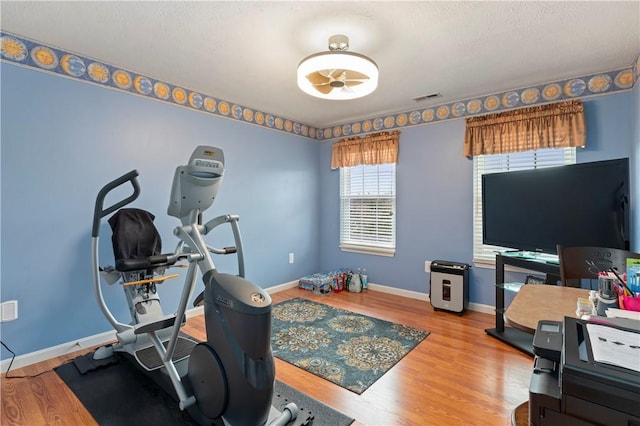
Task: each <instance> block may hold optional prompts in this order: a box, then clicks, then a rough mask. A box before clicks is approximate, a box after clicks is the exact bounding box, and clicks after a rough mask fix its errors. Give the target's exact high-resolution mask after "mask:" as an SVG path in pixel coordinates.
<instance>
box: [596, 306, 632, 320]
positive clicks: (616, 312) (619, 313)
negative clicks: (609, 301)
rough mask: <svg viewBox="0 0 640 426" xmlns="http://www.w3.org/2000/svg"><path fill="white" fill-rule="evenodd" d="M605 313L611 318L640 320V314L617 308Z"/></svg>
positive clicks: (608, 309)
mask: <svg viewBox="0 0 640 426" xmlns="http://www.w3.org/2000/svg"><path fill="white" fill-rule="evenodd" d="M604 313H605V314H606V315H607V316H608V317H609V318H629V319H635V320H640V312H636V311H627V310H625V309H617V308H607V310H606V311H604Z"/></svg>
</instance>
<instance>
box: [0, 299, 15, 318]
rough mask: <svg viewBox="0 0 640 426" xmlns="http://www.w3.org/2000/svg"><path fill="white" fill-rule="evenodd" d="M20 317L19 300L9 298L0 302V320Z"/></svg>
mask: <svg viewBox="0 0 640 426" xmlns="http://www.w3.org/2000/svg"><path fill="white" fill-rule="evenodd" d="M16 319H18V301H17V300H9V301H7V302H2V303H1V304H0V322H7V321H13V320H16Z"/></svg>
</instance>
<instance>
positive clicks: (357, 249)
mask: <svg viewBox="0 0 640 426" xmlns="http://www.w3.org/2000/svg"><path fill="white" fill-rule="evenodd" d="M339 247H340V250H342V251H346V252H349V253H361V254H372V255H374V256H386V257H393V256H395V254H396V249H395V248H384V247H373V246H360V245H356V244H340V246H339Z"/></svg>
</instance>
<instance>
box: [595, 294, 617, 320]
mask: <svg viewBox="0 0 640 426" xmlns="http://www.w3.org/2000/svg"><path fill="white" fill-rule="evenodd" d="M617 307H618V298H617V297H614V298H613V299H607V298H604V297H602V295H600V294H599V295H598V304H597V306H596V312H597V314H598V316H600V317H605V316H607V314H606V310H607V309H609V308H617Z"/></svg>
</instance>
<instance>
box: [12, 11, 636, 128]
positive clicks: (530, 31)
mask: <svg viewBox="0 0 640 426" xmlns="http://www.w3.org/2000/svg"><path fill="white" fill-rule="evenodd" d="M0 14H1V15H0V16H1V18H0V19H1V20H0V25H1V28H2V30H3V31H7V32H11V33H14V34H16V35H19V36H23V37H25V38H29V39H32V40H35V41H39V42H42V43H47V44H49V45H51V46H55V47H59V48H61V49H65V50H67V51H70V52H75V53H77V54H81V55H85V56H89V57H92V58H95V59H99V60H101V61H104V62H106V63H109V64H112V65H114V66H119V67H123V68H126V69H128V70H131V71H134V72H139V73H144V74H146V75H148V76H150V77H152V78H155V79H158V80H162V81H166V82H168V83H172V84H176V85H181V86H182V87H185V88H187V89H190V90H196V91H199V92H201V93H203V94H207V95H210V96H215V97H217V98H219V99H224V100H227V101H231V102H235V103H238V104H241V105H244V106H247V107H251V108H255V109H258V110H261V111H264V112H269V113H274V114H278V115H279V116H281V117H285V118H289V119H292V120H295V121H297V122H300V123H304V124H308V125H310V126H315V127H318V128H323V127H329V126H333V125H338V124H342V123H348V122H352V121H355V120H359V119H363V118H367V117H372V116H380V115H384V114H392V113H398V112H406V111H410V110H413V109H416V108H425V107H427V106H434V105H439V104H442V103H448V102H453V101H456V100H464V99H468V98H471V97H474V96H482V95H487V94H491V93H496V92H500V91H505V90H509V89H516V88H522V87H526V86H531V85H537V84H542V83H546V82H550V81H556V80H561V79H566V78H571V77H575V76H582V75H587V74H591V73H597V72H604V71H611V70H615V69H619V68H623V67H629V66H632V65H633V63H634V62H635V61H636V59H637V58H638V55H639V54H640V2H639V1H627V2H609V1H607V2H596V1H587V2H575V1H568V2H537V1H536V2H533V1H531V2H527V1H518V2H507V1H502V2H484V1H474V2H454V1H451V2H449V1H419V2H401V1H394V2H356V1H353V2H306V1H296V2H271V1H269V2H266V1H265V2H244V1H243V2H234V1H226V2H193V1H185V2H168V1H165V2H155V1H142V2H117V1H110V2H95V1H84V2H58V1H55V2H31V1H17V2H14V1H2V2H1V3H0ZM332 34H345V35H347V36H348V37H349V38H350V45H351V47H350V50H351V51H354V52H359V53H362V54H365V55H368V56H370V57H371V58H373V59H374V60H375V61H376V62H377V64H378V66H379V68H380V83H379V86H378V90H376V92H374V93H373V94H371V95H369V96H367V97H364V98H361V99H356V100H350V101H327V100H321V99H317V98H314V97H311V96H309V95H307V94H305V93H303V92H302V91H301V90H299V89H298V88H297V86H296V67H297V65H298V63H299V62H300V60H301V59H302V58H304V57H306V56H308V55H310V54H312V53H316V52H319V51H325V50H327V40H328V38H329V36H331V35H332ZM434 92H438V93H440V94H441V95H442V96H441V97H439V98H436V99H431V100H427V101H422V102H419V103H418V102H416V101H414V100H413V99H414V98H416V97H420V96H423V95H427V94H431V93H434Z"/></svg>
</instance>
